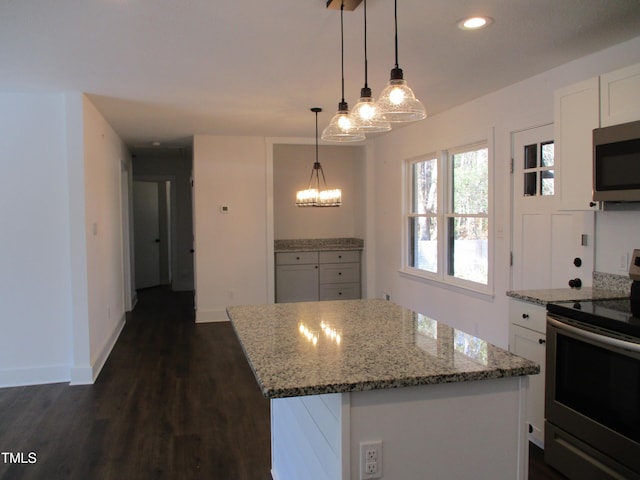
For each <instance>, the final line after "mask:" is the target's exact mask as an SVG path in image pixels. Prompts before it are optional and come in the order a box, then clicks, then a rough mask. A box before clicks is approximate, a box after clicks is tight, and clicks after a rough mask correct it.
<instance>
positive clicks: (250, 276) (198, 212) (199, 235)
mask: <svg viewBox="0 0 640 480" xmlns="http://www.w3.org/2000/svg"><path fill="white" fill-rule="evenodd" d="M193 172H194V190H193V195H194V231H195V274H196V321H197V322H203V321H204V322H206V321H221V320H227V316H226V312H225V308H226V307H227V306H229V305H240V304H245V305H246V304H261V303H267V283H268V282H269V280H268V278H267V258H268V256H269V253H268V251H269V246H268V243H269V242H268V240H267V208H268V202H267V201H266V198H267V183H266V182H267V173H266V172H267V162H266V141H265V139H264V138H263V137H216V136H207V135H197V136H195V137H194V150H193ZM221 205H227V206H228V207H229V212H228V213H221V212H220V206H221ZM271 252H273V245H271Z"/></svg>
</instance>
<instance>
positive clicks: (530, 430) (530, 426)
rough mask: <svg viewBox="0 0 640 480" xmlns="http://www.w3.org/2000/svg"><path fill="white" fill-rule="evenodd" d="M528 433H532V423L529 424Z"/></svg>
mask: <svg viewBox="0 0 640 480" xmlns="http://www.w3.org/2000/svg"><path fill="white" fill-rule="evenodd" d="M529 433H533V425H531V424H529Z"/></svg>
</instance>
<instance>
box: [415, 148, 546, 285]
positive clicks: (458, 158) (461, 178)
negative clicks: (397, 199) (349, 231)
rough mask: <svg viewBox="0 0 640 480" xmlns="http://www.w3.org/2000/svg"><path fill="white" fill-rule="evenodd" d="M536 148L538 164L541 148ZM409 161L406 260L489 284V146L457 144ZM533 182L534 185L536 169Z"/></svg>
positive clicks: (440, 274) (444, 275)
mask: <svg viewBox="0 0 640 480" xmlns="http://www.w3.org/2000/svg"><path fill="white" fill-rule="evenodd" d="M535 147H536V150H537V149H538V146H537V145H536V146H535ZM534 153H535V155H534V156H535V158H536V160H535V162H536V163H535V165H538V160H537V159H538V156H539V153H538V151H536V152H534ZM409 165H410V169H409V173H410V186H411V197H410V199H409V204H408V205H409V214H408V218H407V220H408V224H407V232H408V256H407V265H408V266H409V267H411V268H414V269H418V270H420V271H422V272H425V273H426V274H428V276H431V275H433V276H434V278H437V279H439V280H441V281H446V282H454V283H460V282H458V280H460V281H462V284H464V282H473V283H477V284H480V285H484V286H488V284H489V151H488V148H487V147H486V145H480V146H474V147H469V148H467V149H458V150H456V151H454V152H451V153H450V154H446V153H443V155H442V156H441V158H440V159H438V158H430V159H427V160H420V161H416V162H411V163H410V164H409ZM438 167H441V170H440V171H439V169H438ZM536 168H539V167H536ZM533 182H534V186H535V183H536V182H537V175H536V177H535V178H534V179H533ZM440 185H444V186H446V188H445V189H444V190H445V193H446V196H445V197H444V198H445V200H446V201H445V202H444V204H443V205H440V204H439V202H438V195H439V186H440ZM534 188H535V187H534ZM440 194H442V193H440ZM440 270H441V271H440ZM454 279H456V281H454ZM465 285H466V284H465Z"/></svg>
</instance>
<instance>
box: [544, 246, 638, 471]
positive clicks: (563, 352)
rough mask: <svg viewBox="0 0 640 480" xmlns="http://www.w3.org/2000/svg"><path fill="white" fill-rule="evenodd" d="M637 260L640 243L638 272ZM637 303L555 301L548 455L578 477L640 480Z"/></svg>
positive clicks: (550, 328) (548, 396)
mask: <svg viewBox="0 0 640 480" xmlns="http://www.w3.org/2000/svg"><path fill="white" fill-rule="evenodd" d="M634 262H637V263H636V264H635V265H636V266H637V267H638V269H640V250H636V251H635V252H634V260H633V261H632V268H631V271H632V272H634V271H635V270H634V268H633V267H634ZM632 278H634V277H633V273H632ZM637 280H640V277H638V278H637V279H636V281H637ZM634 283H635V282H634ZM635 291H638V288H637V287H636V290H635ZM632 304H633V305H634V307H635V305H636V304H635V303H632V300H631V299H630V298H626V299H620V300H595V301H582V302H558V303H552V304H549V305H548V306H547V311H548V314H547V353H546V355H547V358H546V360H547V370H546V372H547V373H546V375H547V376H546V380H545V383H546V385H545V417H546V420H545V461H546V462H547V463H548V464H550V465H551V466H553V467H554V468H556V469H557V470H559V471H560V472H562V473H563V474H564V475H566V476H567V477H569V478H571V479H580V480H585V479H620V480H623V479H624V480H631V479H638V480H640V316H637V311H636V310H635V308H634V309H633V312H636V314H635V315H634V313H633V312H632Z"/></svg>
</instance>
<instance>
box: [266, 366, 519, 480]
mask: <svg viewBox="0 0 640 480" xmlns="http://www.w3.org/2000/svg"><path fill="white" fill-rule="evenodd" d="M528 381H529V380H528V377H527V376H519V377H508V378H499V379H487V380H480V381H469V382H458V383H441V384H433V385H423V386H416V387H404V388H396V389H383V390H371V391H364V392H351V393H332V394H325V395H309V396H301V397H289V398H274V399H272V400H271V432H272V433H271V436H272V445H271V448H272V476H273V479H274V480H301V479H304V480H359V479H361V478H365V479H367V478H373V477H370V476H369V477H367V476H364V477H363V476H361V474H360V443H361V442H369V441H380V440H381V441H382V472H381V473H382V476H381V477H375V478H382V479H387V480H418V479H419V480H424V479H433V480H471V479H491V480H525V479H526V478H527V476H528V457H529V451H528V442H527V433H526V424H525V420H524V412H525V393H526V389H527V388H528Z"/></svg>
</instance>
